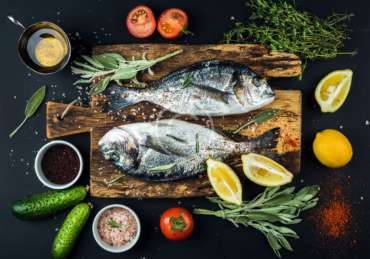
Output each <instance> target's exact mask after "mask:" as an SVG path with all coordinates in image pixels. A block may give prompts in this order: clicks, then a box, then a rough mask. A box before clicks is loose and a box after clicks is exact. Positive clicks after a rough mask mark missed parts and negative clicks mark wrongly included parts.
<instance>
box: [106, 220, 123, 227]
mask: <svg viewBox="0 0 370 259" xmlns="http://www.w3.org/2000/svg"><path fill="white" fill-rule="evenodd" d="M107 224H108V225H109V226H111V227H112V228H121V227H122V225H121V224H119V223H118V222H117V221H115V220H114V219H109V220H108V221H107Z"/></svg>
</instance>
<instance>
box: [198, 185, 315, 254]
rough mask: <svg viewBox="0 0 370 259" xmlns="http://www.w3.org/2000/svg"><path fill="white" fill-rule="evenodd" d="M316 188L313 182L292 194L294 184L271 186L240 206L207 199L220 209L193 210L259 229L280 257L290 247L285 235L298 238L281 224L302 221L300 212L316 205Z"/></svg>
mask: <svg viewBox="0 0 370 259" xmlns="http://www.w3.org/2000/svg"><path fill="white" fill-rule="evenodd" d="M319 190H320V188H319V187H318V186H316V185H314V186H307V187H304V188H302V189H301V190H300V191H298V192H295V193H294V191H295V188H294V187H289V188H285V189H282V190H281V189H280V188H279V187H272V188H271V187H270V188H266V189H265V191H264V192H262V193H260V194H259V195H257V196H256V197H255V198H254V199H253V200H251V201H248V202H243V204H242V205H240V206H239V205H234V204H231V203H228V202H225V201H223V200H221V199H220V198H208V199H209V200H210V201H211V202H212V203H215V204H217V205H218V206H219V208H220V209H219V210H207V209H195V210H194V213H195V214H199V215H211V216H216V217H219V218H223V219H226V220H228V221H230V222H231V223H233V224H234V225H235V226H236V227H238V226H239V225H244V226H246V227H248V226H250V227H253V228H255V229H257V230H259V231H261V232H262V233H263V234H264V235H265V237H266V239H267V241H268V243H269V244H270V246H271V248H272V249H273V251H274V252H275V254H276V255H277V256H278V257H281V253H280V250H281V249H286V250H289V251H292V250H293V249H292V247H291V245H290V243H289V241H288V240H287V238H296V239H297V238H299V236H298V234H297V233H296V232H295V231H294V230H292V229H291V228H288V227H286V226H282V225H291V224H297V223H299V222H301V219H300V218H299V215H300V213H301V212H302V211H305V210H307V209H310V208H313V207H315V206H316V204H317V202H318V200H319V198H318V197H317V195H318V193H319Z"/></svg>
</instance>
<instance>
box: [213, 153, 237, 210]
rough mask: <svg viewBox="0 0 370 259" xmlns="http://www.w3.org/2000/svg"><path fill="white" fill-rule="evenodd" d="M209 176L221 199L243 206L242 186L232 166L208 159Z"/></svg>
mask: <svg viewBox="0 0 370 259" xmlns="http://www.w3.org/2000/svg"><path fill="white" fill-rule="evenodd" d="M207 174H208V178H209V181H210V182H211V185H212V187H213V189H214V190H215V192H216V193H217V195H218V196H220V198H221V199H223V200H224V201H227V202H230V203H234V204H237V205H240V204H242V185H241V183H240V180H239V178H238V176H237V175H236V173H235V172H234V171H233V169H231V168H230V166H228V165H227V164H225V163H222V162H221V161H217V160H214V159H208V160H207Z"/></svg>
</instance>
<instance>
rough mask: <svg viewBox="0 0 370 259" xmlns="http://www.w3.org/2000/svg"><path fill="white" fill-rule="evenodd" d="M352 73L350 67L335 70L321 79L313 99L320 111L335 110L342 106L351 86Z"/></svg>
mask: <svg viewBox="0 0 370 259" xmlns="http://www.w3.org/2000/svg"><path fill="white" fill-rule="evenodd" d="M352 75H353V72H352V70H350V69H346V70H336V71H333V72H331V73H330V74H328V75H327V76H325V77H324V78H323V79H321V81H320V83H319V84H318V85H317V87H316V90H315V99H316V101H317V103H318V104H319V105H320V108H321V111H322V112H335V111H337V110H338V109H339V108H340V107H341V106H342V104H343V103H344V101H345V100H346V98H347V95H348V93H349V90H350V88H351V83H352Z"/></svg>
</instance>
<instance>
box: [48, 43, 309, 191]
mask: <svg viewBox="0 0 370 259" xmlns="http://www.w3.org/2000/svg"><path fill="white" fill-rule="evenodd" d="M177 48H182V49H183V50H184V52H183V53H181V54H180V55H178V56H175V57H173V58H171V59H170V60H167V61H164V62H162V63H160V64H158V65H156V66H155V67H154V68H153V70H154V72H155V75H154V76H149V75H147V74H146V75H144V76H143V80H146V81H151V80H156V79H158V78H161V77H162V76H164V75H166V74H168V73H170V72H171V71H173V70H175V69H178V68H180V67H183V66H186V65H189V64H192V63H194V62H197V61H201V60H210V59H219V60H232V61H235V62H239V63H244V64H247V65H248V66H249V67H250V68H251V69H252V70H254V71H256V73H258V74H259V75H261V76H263V77H293V76H299V75H300V73H301V61H300V60H299V58H298V57H297V56H295V55H292V54H287V53H281V52H269V51H268V50H267V49H266V48H264V47H263V46H260V45H252V44H251V45H186V46H184V45H172V44H142V45H137V44H135V45H111V46H98V47H95V48H94V50H93V52H94V53H95V54H101V53H107V52H116V53H120V54H122V55H123V56H124V57H126V58H131V57H132V56H134V57H137V58H139V57H141V55H142V53H144V52H145V53H146V54H147V58H149V59H151V58H155V57H157V56H159V55H163V54H166V53H168V52H170V51H173V50H175V49H177ZM273 87H274V86H273ZM104 101H105V99H104V96H98V97H94V98H92V100H91V103H90V106H89V107H80V106H73V107H72V108H71V110H70V112H69V113H68V115H67V116H66V117H65V118H64V119H63V120H60V119H59V116H60V114H62V112H63V111H64V109H65V108H66V106H67V105H66V104H62V103H56V102H48V103H47V111H46V132H47V137H48V138H57V137H63V136H67V135H73V134H80V133H90V137H91V143H90V149H91V150H90V192H91V195H92V196H94V197H125V198H180V197H196V196H205V195H210V194H212V193H213V191H212V188H211V187H210V184H209V182H208V179H207V177H206V176H205V175H202V176H200V177H199V178H196V179H187V180H181V181H176V182H170V183H155V182H148V181H143V180H139V179H135V178H133V177H130V176H127V175H125V174H122V173H121V172H119V171H118V170H117V169H116V168H115V167H114V166H113V165H112V164H111V163H110V162H109V161H106V160H105V159H104V158H103V157H102V156H101V154H100V153H99V150H98V148H97V146H98V145H97V144H98V141H99V140H100V138H101V137H102V136H103V135H104V134H105V133H106V132H107V131H109V130H110V129H111V128H112V127H115V126H119V125H122V124H125V123H133V122H140V121H152V120H156V119H159V118H162V119H164V118H173V117H176V118H178V119H183V120H188V121H190V122H194V123H198V124H202V125H205V126H207V125H209V123H210V119H209V118H202V117H194V116H178V115H176V114H173V113H170V112H168V111H163V110H162V109H161V107H159V106H155V105H153V104H150V103H146V102H143V103H140V104H137V105H133V106H131V107H128V108H126V109H124V110H122V111H120V114H119V117H118V116H115V115H112V114H107V113H104V112H103V111H102V105H103V103H104ZM301 103H302V101H301V92H300V91H293V90H276V100H275V101H274V102H273V103H272V104H271V105H269V106H268V107H264V108H263V109H261V110H264V109H268V108H276V109H281V110H282V112H281V113H280V114H279V115H278V116H277V117H275V118H273V119H271V120H269V121H267V122H265V123H263V124H260V125H253V126H250V127H249V128H247V129H245V130H242V131H241V132H240V134H238V135H232V136H231V134H230V133H231V132H232V131H234V130H235V129H237V128H238V127H239V126H241V125H243V124H244V123H246V122H247V121H248V120H249V119H250V117H251V116H253V115H254V114H256V113H257V112H260V111H261V110H258V111H254V112H251V113H248V114H242V115H233V116H222V117H215V118H212V123H213V127H214V128H215V129H216V130H219V131H221V132H224V133H225V134H226V135H229V136H231V137H232V138H234V139H235V140H237V141H245V140H246V139H248V138H251V137H257V136H258V135H260V134H262V133H263V132H266V131H268V130H270V129H273V128H279V129H280V130H279V132H280V133H279V137H278V145H277V148H276V149H274V150H270V151H268V152H266V153H265V155H268V156H270V157H272V158H273V159H275V160H277V161H279V162H280V163H282V164H283V165H284V166H286V167H287V168H288V169H289V170H291V171H292V172H293V173H298V172H299V170H300V150H301V116H302V114H301ZM228 162H229V163H230V164H231V165H233V167H234V168H235V169H236V171H238V172H239V173H240V171H241V170H240V169H241V168H240V158H239V157H234V158H231V159H230V160H229V161H228Z"/></svg>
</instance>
